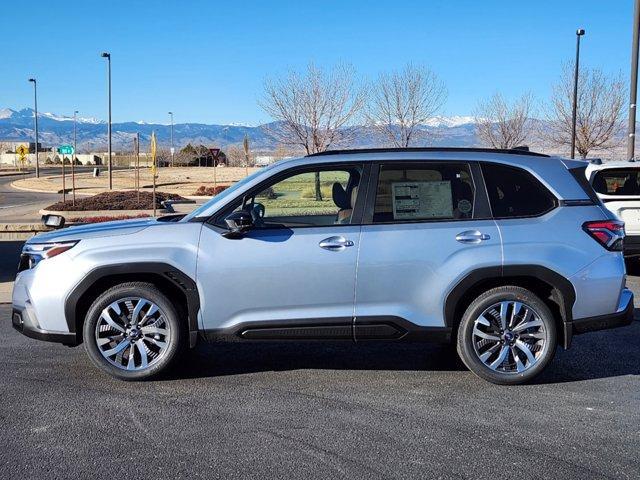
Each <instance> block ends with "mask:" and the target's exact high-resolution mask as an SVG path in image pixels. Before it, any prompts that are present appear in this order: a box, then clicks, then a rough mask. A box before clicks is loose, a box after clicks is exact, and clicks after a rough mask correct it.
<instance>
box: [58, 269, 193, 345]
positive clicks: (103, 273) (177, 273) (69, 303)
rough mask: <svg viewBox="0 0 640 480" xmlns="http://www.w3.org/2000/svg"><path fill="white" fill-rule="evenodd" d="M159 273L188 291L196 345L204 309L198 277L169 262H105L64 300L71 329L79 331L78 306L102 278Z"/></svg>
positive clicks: (190, 342)
mask: <svg viewBox="0 0 640 480" xmlns="http://www.w3.org/2000/svg"><path fill="white" fill-rule="evenodd" d="M145 273H146V274H149V273H151V274H155V275H159V276H161V277H162V278H163V279H166V280H167V281H168V282H170V283H171V284H173V285H174V286H175V287H176V288H178V289H179V290H181V291H182V292H184V295H185V297H186V299H187V316H188V325H189V346H190V347H194V346H195V344H196V342H197V338H198V311H199V310H200V296H199V293H198V287H197V285H196V282H195V280H193V279H192V278H191V277H189V276H188V275H187V274H185V273H184V272H182V271H181V270H179V269H178V268H176V267H174V266H173V265H169V264H167V263H162V262H132V263H120V264H115V265H105V266H101V267H97V268H95V269H94V270H91V271H90V272H89V273H88V274H87V275H86V276H85V277H84V279H82V281H81V282H80V283H78V285H76V286H75V287H74V289H73V290H72V291H71V293H69V295H67V298H66V299H65V303H64V313H65V320H66V322H67V327H68V328H69V332H71V333H75V334H76V336H77V335H78V334H79V333H80V332H77V331H76V325H77V320H78V319H77V318H76V309H77V306H78V302H79V301H80V299H81V298H82V297H83V296H84V294H85V293H87V291H88V290H89V289H90V288H91V286H93V285H94V284H95V283H96V282H98V281H99V280H100V279H102V278H105V277H110V276H113V275H137V274H145Z"/></svg>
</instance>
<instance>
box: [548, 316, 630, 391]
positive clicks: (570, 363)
mask: <svg viewBox="0 0 640 480" xmlns="http://www.w3.org/2000/svg"><path fill="white" fill-rule="evenodd" d="M634 317H635V321H634V322H633V323H632V324H631V325H629V326H627V327H621V328H615V329H612V330H602V331H599V332H591V333H586V334H583V335H578V336H575V337H574V338H573V342H572V344H571V348H570V349H569V350H563V349H562V348H558V350H557V352H556V357H555V360H554V361H553V362H552V363H551V364H550V365H549V367H548V368H547V369H546V371H545V372H544V373H543V374H542V375H540V377H538V379H537V380H536V383H561V382H574V381H580V380H593V379H598V378H609V377H620V376H624V375H640V321H638V319H640V309H638V308H636V309H635V311H634Z"/></svg>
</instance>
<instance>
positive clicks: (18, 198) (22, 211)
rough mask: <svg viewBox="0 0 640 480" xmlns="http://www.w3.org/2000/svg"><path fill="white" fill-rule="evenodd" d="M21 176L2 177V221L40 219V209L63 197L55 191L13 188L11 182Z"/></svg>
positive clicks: (0, 215) (0, 207)
mask: <svg viewBox="0 0 640 480" xmlns="http://www.w3.org/2000/svg"><path fill="white" fill-rule="evenodd" d="M29 176H33V174H30V175H29ZM20 178H23V177H21V176H19V175H18V176H13V175H10V176H1V177H0V223H5V222H6V223H12V222H34V221H38V220H39V216H38V211H39V210H40V209H41V208H44V207H46V206H47V205H51V204H52V203H55V202H57V201H59V200H60V199H61V198H60V195H58V194H54V193H35V192H25V191H22V190H16V189H15V188H12V187H11V182H14V181H16V180H18V179H20Z"/></svg>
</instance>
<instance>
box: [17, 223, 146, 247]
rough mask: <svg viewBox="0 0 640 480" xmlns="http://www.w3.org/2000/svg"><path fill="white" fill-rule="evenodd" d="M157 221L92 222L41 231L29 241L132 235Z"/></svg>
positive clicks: (57, 240)
mask: <svg viewBox="0 0 640 480" xmlns="http://www.w3.org/2000/svg"><path fill="white" fill-rule="evenodd" d="M157 223H158V220H157V219H155V218H144V219H132V220H118V221H114V222H102V223H92V224H89V225H80V226H77V227H68V228H61V229H60V230H54V231H52V232H47V233H41V234H39V235H36V236H35V237H32V238H30V239H29V240H28V241H27V243H45V242H61V241H66V240H82V239H83V238H94V237H111V236H115V235H130V234H132V233H136V232H139V231H140V230H143V229H145V228H147V227H150V226H151V225H155V224H157Z"/></svg>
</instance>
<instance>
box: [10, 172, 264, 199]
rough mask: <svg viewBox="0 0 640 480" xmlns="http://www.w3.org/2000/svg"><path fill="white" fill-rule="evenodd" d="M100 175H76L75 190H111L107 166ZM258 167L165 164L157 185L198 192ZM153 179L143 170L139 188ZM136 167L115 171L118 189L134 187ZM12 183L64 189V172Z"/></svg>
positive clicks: (46, 189)
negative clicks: (166, 165)
mask: <svg viewBox="0 0 640 480" xmlns="http://www.w3.org/2000/svg"><path fill="white" fill-rule="evenodd" d="M101 170H102V171H101V172H100V176H99V177H93V175H92V173H84V172H83V173H79V174H76V192H77V193H88V194H96V193H102V192H105V191H108V181H109V180H108V176H107V170H106V168H105V167H102V168H101ZM256 170H257V168H248V169H245V168H242V167H217V168H211V167H173V168H172V167H164V168H160V169H159V172H158V178H157V180H156V187H157V188H158V189H159V190H162V191H163V192H166V193H176V194H178V195H182V196H188V195H195V191H196V190H197V189H198V187H200V186H202V185H204V186H207V187H212V186H215V185H231V184H233V183H235V182H237V181H238V180H241V179H242V178H244V177H245V176H246V175H247V173H249V174H251V173H253V172H255V171H256ZM152 184H153V179H152V176H151V170H150V169H149V168H141V169H140V188H141V189H142V190H149V191H150V190H151V189H152ZM135 185H136V184H135V170H134V169H127V170H115V171H114V172H113V188H114V189H116V190H132V189H135ZM13 186H14V187H16V188H20V189H27V190H33V191H41V192H51V193H55V192H61V191H62V175H61V174H60V172H56V173H55V174H53V172H51V174H49V172H47V175H46V176H41V177H40V178H27V179H21V180H16V181H15V182H13ZM65 188H66V189H67V191H70V189H71V175H70V173H69V172H67V176H66V181H65Z"/></svg>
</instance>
